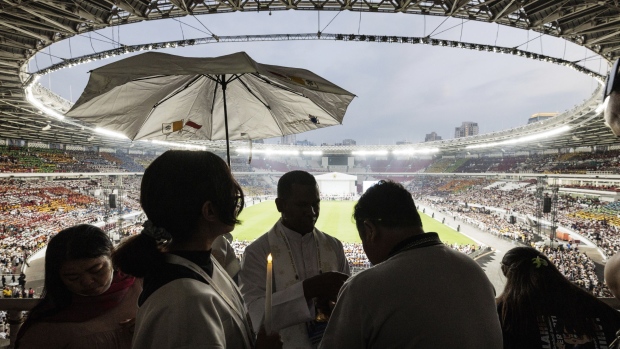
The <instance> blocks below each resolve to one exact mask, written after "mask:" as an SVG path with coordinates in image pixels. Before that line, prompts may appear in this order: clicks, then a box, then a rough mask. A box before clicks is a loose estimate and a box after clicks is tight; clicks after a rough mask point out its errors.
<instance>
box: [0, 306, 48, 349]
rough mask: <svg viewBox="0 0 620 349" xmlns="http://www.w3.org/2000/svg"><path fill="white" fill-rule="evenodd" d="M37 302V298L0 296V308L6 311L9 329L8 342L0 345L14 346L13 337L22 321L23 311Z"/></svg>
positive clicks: (15, 335)
mask: <svg viewBox="0 0 620 349" xmlns="http://www.w3.org/2000/svg"><path fill="white" fill-rule="evenodd" d="M37 303H39V299H37V298H22V299H12V298H0V309H2V310H4V311H6V312H7V320H8V323H9V331H10V344H9V345H8V346H0V349H3V348H13V347H14V346H15V338H17V332H19V328H20V327H21V326H22V324H23V323H24V320H25V317H24V311H29V310H30V309H32V308H34V306H35V305H37Z"/></svg>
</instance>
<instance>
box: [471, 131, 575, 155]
mask: <svg viewBox="0 0 620 349" xmlns="http://www.w3.org/2000/svg"><path fill="white" fill-rule="evenodd" d="M568 130H570V126H568V125H564V126H562V127H558V128H556V129H553V130H549V131H545V132H541V133H536V134H533V135H529V136H524V137H519V138H512V139H507V140H505V141H500V142H489V143H482V144H474V145H468V146H467V147H465V148H466V149H479V148H491V147H497V146H503V145H511V144H519V143H527V142H532V141H535V140H539V139H546V138H550V137H554V136H557V135H559V134H561V133H564V132H566V131H568Z"/></svg>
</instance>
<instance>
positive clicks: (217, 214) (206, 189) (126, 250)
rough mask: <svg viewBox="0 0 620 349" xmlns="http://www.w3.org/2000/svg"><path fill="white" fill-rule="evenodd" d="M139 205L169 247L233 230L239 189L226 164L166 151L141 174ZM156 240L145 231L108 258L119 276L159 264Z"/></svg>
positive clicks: (196, 153)
mask: <svg viewBox="0 0 620 349" xmlns="http://www.w3.org/2000/svg"><path fill="white" fill-rule="evenodd" d="M140 204H141V205H142V208H143V210H144V213H145V214H146V216H147V218H148V220H149V221H150V222H149V223H150V224H151V223H152V225H153V226H154V227H155V228H157V229H164V230H165V231H166V232H167V234H169V240H170V241H169V243H170V244H179V243H185V242H188V241H193V240H194V238H196V237H197V236H201V237H202V236H206V237H208V239H210V240H211V241H212V240H214V239H215V238H216V237H217V236H219V235H222V234H225V233H228V232H230V231H232V230H233V229H234V226H235V224H237V223H238V222H239V221H238V219H237V216H238V215H239V213H240V212H241V210H242V209H243V205H244V196H243V191H242V190H241V186H240V185H239V184H238V183H237V181H236V180H235V179H234V178H233V176H232V173H231V171H230V169H229V168H228V165H226V162H224V160H222V158H220V157H219V156H217V155H215V154H213V153H211V152H207V151H189V150H169V151H167V152H165V153H163V154H162V155H161V156H159V157H158V158H157V159H155V160H154V161H153V162H152V163H151V164H150V165H149V166H148V168H147V169H146V171H144V177H143V178H142V184H141V187H140ZM159 247H161V246H159V244H158V241H156V240H155V239H153V238H152V237H151V236H148V235H147V234H145V232H143V233H141V234H138V235H136V236H134V237H131V238H129V239H128V240H126V241H125V242H123V243H122V244H121V246H119V248H118V249H117V252H116V253H115V254H114V262H115V263H116V265H118V266H119V267H120V269H121V270H123V272H125V273H128V274H131V275H134V276H137V277H142V276H144V275H145V273H146V272H147V271H148V270H150V269H151V268H154V267H156V265H158V264H159V263H161V262H162V261H163V256H162V255H161V252H160V249H159Z"/></svg>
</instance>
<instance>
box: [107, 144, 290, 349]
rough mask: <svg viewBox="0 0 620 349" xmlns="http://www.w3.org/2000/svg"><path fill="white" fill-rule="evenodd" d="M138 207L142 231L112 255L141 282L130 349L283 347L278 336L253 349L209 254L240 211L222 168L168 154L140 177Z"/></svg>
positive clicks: (204, 157)
mask: <svg viewBox="0 0 620 349" xmlns="http://www.w3.org/2000/svg"><path fill="white" fill-rule="evenodd" d="M140 203H141V205H142V208H143V210H144V213H145V214H146V216H147V217H148V221H147V222H146V223H145V224H144V229H143V231H142V233H140V234H138V235H136V236H134V237H131V238H129V239H128V240H127V241H125V242H124V243H123V244H121V246H119V248H118V249H117V250H116V252H115V253H114V255H113V259H114V261H115V263H118V264H117V265H118V266H119V268H120V269H121V270H122V271H123V272H125V273H128V274H130V275H134V276H136V277H143V278H144V286H143V292H142V294H141V295H140V298H139V300H138V305H139V310H138V315H137V317H136V328H135V333H134V338H133V345H132V347H133V348H136V349H141V348H145V349H146V348H149V349H152V348H235V349H237V348H238V349H250V348H258V347H261V348H279V347H281V344H280V342H279V339H278V337H277V335H276V336H270V337H266V336H259V337H260V338H259V342H262V344H256V346H255V336H254V334H253V332H252V329H251V328H252V327H251V326H250V324H249V323H248V321H247V315H246V312H245V306H244V303H243V298H242V297H241V295H240V293H239V290H238V288H237V286H236V285H235V283H234V282H233V281H232V280H231V279H230V277H229V276H228V275H227V274H226V272H225V271H224V269H223V268H222V267H221V266H220V264H219V263H217V262H216V261H215V259H214V258H212V256H211V245H212V243H213V241H214V240H215V239H216V238H217V237H219V236H220V235H223V234H226V233H229V232H231V231H232V230H233V229H234V226H235V224H236V223H238V222H239V221H238V220H237V215H238V214H239V212H240V211H241V209H242V208H243V192H242V190H241V187H240V186H239V184H238V183H237V181H235V179H234V178H233V176H232V174H231V172H230V169H229V168H228V166H227V165H226V163H225V162H224V161H223V160H222V159H221V158H220V157H219V156H217V155H215V154H213V153H210V152H206V151H180V150H171V151H167V152H165V153H164V154H162V155H161V156H160V157H158V158H157V159H155V161H153V163H151V165H150V166H149V167H148V168H147V169H146V171H145V172H144V177H143V178H142V185H141V188H140Z"/></svg>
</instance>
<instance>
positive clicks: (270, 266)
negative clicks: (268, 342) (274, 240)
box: [265, 253, 273, 334]
mask: <svg viewBox="0 0 620 349" xmlns="http://www.w3.org/2000/svg"><path fill="white" fill-rule="evenodd" d="M272 277H273V264H272V258H271V253H270V254H269V256H267V280H266V283H265V332H266V333H267V334H270V333H271V284H272V280H271V279H272Z"/></svg>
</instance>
